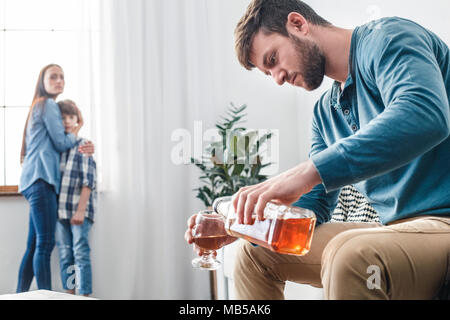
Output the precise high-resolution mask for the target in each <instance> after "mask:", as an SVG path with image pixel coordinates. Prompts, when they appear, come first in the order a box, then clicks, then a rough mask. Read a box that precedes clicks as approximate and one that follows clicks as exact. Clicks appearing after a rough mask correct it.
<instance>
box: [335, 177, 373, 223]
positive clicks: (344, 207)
mask: <svg viewBox="0 0 450 320" xmlns="http://www.w3.org/2000/svg"><path fill="white" fill-rule="evenodd" d="M331 222H380V218H379V217H378V213H377V212H376V211H375V209H374V208H372V206H371V205H370V204H369V203H368V202H367V200H366V198H365V197H364V196H363V195H362V194H361V193H360V192H359V191H358V190H356V189H355V187H353V186H351V185H350V186H346V187H344V188H342V190H341V193H340V194H339V199H338V204H337V206H336V209H334V212H333V215H332V217H331Z"/></svg>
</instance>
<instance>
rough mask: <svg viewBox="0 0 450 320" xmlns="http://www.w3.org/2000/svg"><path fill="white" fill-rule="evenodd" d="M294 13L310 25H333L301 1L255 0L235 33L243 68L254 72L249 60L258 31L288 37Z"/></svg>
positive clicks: (238, 54) (237, 49)
mask: <svg viewBox="0 0 450 320" xmlns="http://www.w3.org/2000/svg"><path fill="white" fill-rule="evenodd" d="M291 12H297V13H300V14H301V15H302V16H303V17H304V18H305V19H306V20H307V21H308V22H310V23H311V24H314V25H320V26H331V23H330V22H328V21H327V20H325V19H324V18H322V17H321V16H319V15H318V14H317V13H316V12H315V11H314V10H313V9H312V8H311V7H310V6H308V5H307V4H306V3H304V2H303V1H300V0H252V2H251V3H250V4H249V6H248V8H247V11H246V12H245V14H244V16H243V17H242V18H241V20H240V21H239V22H238V24H237V26H236V29H235V31H234V35H235V49H236V54H237V57H238V60H239V62H240V63H241V65H242V66H243V67H244V68H246V69H247V70H251V69H253V68H254V67H255V66H254V65H253V64H252V63H251V62H250V59H249V57H250V50H251V44H252V41H253V37H254V35H255V34H256V33H257V32H258V31H259V30H261V31H263V32H264V33H265V34H270V33H272V32H277V33H280V34H281V35H283V36H286V37H288V36H289V33H288V31H287V29H286V22H287V17H288V15H289V13H291Z"/></svg>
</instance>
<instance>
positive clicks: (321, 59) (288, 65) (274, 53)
mask: <svg viewBox="0 0 450 320" xmlns="http://www.w3.org/2000/svg"><path fill="white" fill-rule="evenodd" d="M250 61H251V62H252V63H253V64H254V65H255V66H256V67H257V68H258V69H259V70H261V71H262V72H264V73H265V74H266V75H269V76H272V77H273V78H274V79H275V82H276V83H278V84H279V85H283V84H284V83H285V82H288V83H290V84H292V85H293V86H297V87H302V88H304V89H306V90H308V91H312V90H314V89H317V88H318V87H319V86H320V85H321V83H322V81H323V78H324V76H325V56H324V55H323V53H322V51H321V50H320V48H319V47H318V46H317V44H316V43H314V42H313V41H312V40H310V39H306V38H303V39H300V38H298V37H297V36H295V35H293V34H290V37H285V36H283V35H281V34H279V33H271V34H268V35H266V34H264V33H263V32H262V31H259V32H258V33H257V34H255V36H254V38H253V42H252V50H251V54H250Z"/></svg>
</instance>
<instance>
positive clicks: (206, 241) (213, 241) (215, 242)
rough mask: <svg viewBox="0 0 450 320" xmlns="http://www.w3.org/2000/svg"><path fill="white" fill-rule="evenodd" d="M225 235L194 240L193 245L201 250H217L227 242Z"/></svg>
mask: <svg viewBox="0 0 450 320" xmlns="http://www.w3.org/2000/svg"><path fill="white" fill-rule="evenodd" d="M227 238H228V236H227V235H220V236H208V237H198V238H194V243H195V244H196V245H197V246H199V247H200V248H202V249H203V250H218V249H220V248H222V247H223V246H224V244H225V241H227Z"/></svg>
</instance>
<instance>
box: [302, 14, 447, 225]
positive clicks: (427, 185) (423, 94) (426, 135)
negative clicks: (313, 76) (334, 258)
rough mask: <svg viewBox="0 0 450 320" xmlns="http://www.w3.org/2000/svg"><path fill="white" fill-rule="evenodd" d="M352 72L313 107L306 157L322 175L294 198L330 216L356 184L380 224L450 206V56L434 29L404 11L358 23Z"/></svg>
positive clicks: (320, 216)
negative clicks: (343, 194)
mask: <svg viewBox="0 0 450 320" xmlns="http://www.w3.org/2000/svg"><path fill="white" fill-rule="evenodd" d="M349 62H350V68H349V71H350V72H349V76H348V78H347V81H346V83H345V85H344V90H343V91H342V90H341V86H340V85H341V84H340V83H338V82H335V83H334V85H333V86H332V88H331V89H330V90H328V91H327V92H326V93H325V94H324V95H322V97H321V98H320V99H319V101H318V102H317V103H316V105H315V108H314V116H313V122H312V146H311V150H310V159H311V160H312V161H313V163H314V165H315V166H316V168H317V170H318V172H319V175H320V177H321V178H322V181H323V183H322V184H320V185H318V186H316V187H315V188H314V189H313V190H312V191H311V192H310V193H309V194H306V195H304V196H302V197H301V198H300V199H299V201H297V202H296V203H295V205H297V206H300V207H306V208H310V209H312V210H314V211H315V212H316V214H317V218H318V219H317V220H318V223H323V222H326V221H328V220H329V219H330V216H331V213H332V211H333V209H334V208H335V206H336V203H337V197H338V194H339V191H340V188H341V187H343V186H345V185H349V184H353V185H354V186H355V187H356V189H358V190H359V191H360V192H361V193H362V194H363V195H364V196H365V197H366V198H367V199H368V201H369V202H370V204H371V205H372V206H373V207H374V209H375V210H376V211H377V212H378V213H379V215H380V220H381V222H382V223H383V224H386V223H389V222H392V221H395V220H398V219H403V218H407V217H412V216H418V215H450V138H449V134H450V108H449V100H450V56H449V48H448V46H447V45H446V44H445V43H444V42H443V41H442V40H441V39H439V38H438V37H437V36H436V35H435V34H434V33H432V32H430V31H428V30H426V29H425V28H423V27H421V26H420V25H418V24H416V23H414V22H412V21H409V20H406V19H401V18H397V17H394V18H383V19H380V20H377V21H373V22H371V23H369V24H366V25H363V26H360V27H357V28H356V29H355V30H354V32H353V35H352V41H351V49H350V60H349Z"/></svg>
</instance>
